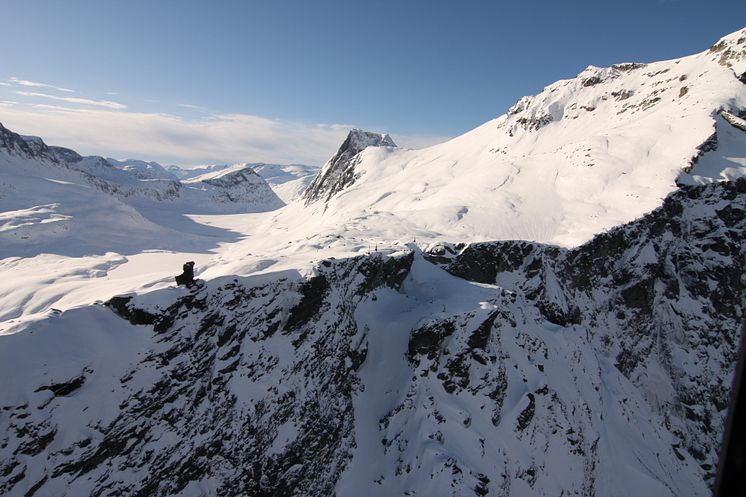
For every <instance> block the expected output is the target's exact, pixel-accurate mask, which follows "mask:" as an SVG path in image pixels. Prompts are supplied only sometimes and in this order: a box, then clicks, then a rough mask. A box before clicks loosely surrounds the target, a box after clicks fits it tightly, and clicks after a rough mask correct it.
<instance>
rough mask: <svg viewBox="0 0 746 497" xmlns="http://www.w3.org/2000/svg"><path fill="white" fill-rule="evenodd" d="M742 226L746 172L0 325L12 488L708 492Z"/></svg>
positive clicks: (733, 326)
mask: <svg viewBox="0 0 746 497" xmlns="http://www.w3.org/2000/svg"><path fill="white" fill-rule="evenodd" d="M745 237H746V180H738V181H736V182H730V183H723V184H712V185H708V186H698V187H684V188H682V189H681V190H680V191H678V192H676V193H674V194H672V195H671V196H669V197H668V198H667V199H666V200H665V203H664V205H663V206H662V207H660V208H659V209H657V210H655V211H654V212H652V213H651V214H649V215H647V216H645V217H643V218H641V219H639V220H637V221H634V222H632V223H630V224H627V225H624V226H621V227H619V228H616V229H614V230H611V231H609V232H607V233H604V234H602V235H599V236H597V237H595V238H594V239H593V240H592V241H590V242H589V243H587V244H585V245H582V246H580V247H578V248H576V249H573V250H565V249H561V248H557V247H553V246H549V245H542V244H537V243H529V242H493V243H480V244H471V245H464V246H457V245H447V244H440V245H437V246H433V247H431V248H430V249H429V250H427V251H425V252H424V253H422V252H419V251H418V250H417V249H416V247H414V246H413V247H411V248H409V249H406V250H402V251H400V252H396V253H387V254H382V253H377V254H371V255H368V256H359V257H356V258H352V259H339V260H325V261H322V262H321V263H320V264H319V265H318V266H317V267H316V269H315V272H314V274H312V275H310V276H308V277H301V276H300V275H298V273H296V272H283V273H273V274H266V275H261V276H252V277H247V278H230V277H227V278H219V279H216V280H212V281H210V282H206V283H204V284H202V285H200V286H198V287H196V288H194V289H192V290H191V291H187V290H183V289H167V290H161V291H157V292H152V293H150V294H143V295H137V296H122V297H117V298H115V299H112V300H111V301H109V302H108V304H107V306H108V309H107V308H106V307H103V306H92V307H88V308H80V309H76V310H73V311H68V312H66V313H63V314H61V315H59V316H56V317H52V318H50V319H48V320H46V321H41V322H38V323H36V324H34V325H32V326H30V327H29V328H28V329H26V330H24V331H22V332H19V333H17V334H15V335H10V336H2V337H0V343H1V344H2V346H1V347H0V374H2V377H3V378H5V380H4V382H3V385H2V387H1V388H0V493H2V494H3V495H9V496H33V495H36V496H46V495H69V496H72V495H92V496H99V495H138V496H146V495H147V496H167V495H195V496H197V495H221V496H222V495H252V496H264V495H266V496H270V495H297V496H327V495H332V494H334V493H335V492H336V495H340V496H346V495H361V492H362V493H363V494H365V495H382V496H383V495H387V496H388V495H428V496H440V495H443V496H446V495H448V496H451V495H458V496H461V495H474V494H476V495H490V496H498V495H500V496H514V495H559V494H561V493H562V492H564V493H565V494H577V495H598V496H606V495H608V496H611V495H622V494H624V495H661V496H666V495H670V496H685V495H702V496H704V495H709V485H711V484H712V480H713V474H714V467H715V464H716V457H717V450H718V447H719V441H720V437H721V435H722V430H723V420H724V416H725V409H726V406H727V402H728V397H729V393H728V388H729V385H730V378H731V376H732V373H733V369H734V366H735V365H734V358H735V354H736V345H737V343H738V340H739V334H740V321H741V319H742V315H743V301H744V297H746V294H745V291H744V289H745V286H744V282H743V281H742V275H743V274H744V263H745V261H746V259H745V257H746V244H745V243H744V240H745ZM111 311H114V312H111ZM122 318H124V319H122ZM10 358H15V359H14V360H12V361H11V360H10ZM18 358H21V359H18Z"/></svg>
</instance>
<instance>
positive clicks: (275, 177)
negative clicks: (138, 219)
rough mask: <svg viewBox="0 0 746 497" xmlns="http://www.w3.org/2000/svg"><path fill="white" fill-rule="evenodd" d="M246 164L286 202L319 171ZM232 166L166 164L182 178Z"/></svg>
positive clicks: (260, 163)
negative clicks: (180, 165) (188, 166)
mask: <svg viewBox="0 0 746 497" xmlns="http://www.w3.org/2000/svg"><path fill="white" fill-rule="evenodd" d="M245 166H247V167H250V168H251V169H252V170H253V171H254V172H256V173H257V174H258V175H259V176H261V177H262V178H264V180H265V181H266V182H267V184H269V186H271V187H272V191H274V192H275V194H277V196H278V197H280V199H282V201H283V202H285V203H289V202H292V201H293V200H295V199H296V198H298V197H299V196H300V194H301V193H302V192H303V191H304V190H305V189H306V188H307V187H308V185H309V183H310V182H311V181H312V180H313V179H314V177H315V176H316V174H317V173H318V171H319V169H318V167H316V166H308V165H304V164H265V163H263V162H253V163H249V164H245ZM231 167H235V165H234V166H231V165H229V164H214V165H209V166H199V167H194V168H189V169H186V168H181V167H179V166H166V169H167V170H168V171H169V172H170V173H171V174H173V175H175V176H176V177H177V178H179V179H181V180H189V179H191V178H195V177H197V176H200V175H203V174H207V173H214V172H218V171H223V170H225V169H228V168H231Z"/></svg>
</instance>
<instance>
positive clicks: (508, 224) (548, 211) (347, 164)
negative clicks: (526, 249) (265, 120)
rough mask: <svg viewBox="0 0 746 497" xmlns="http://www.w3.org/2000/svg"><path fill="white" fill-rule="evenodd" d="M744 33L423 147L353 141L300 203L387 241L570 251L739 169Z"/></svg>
mask: <svg viewBox="0 0 746 497" xmlns="http://www.w3.org/2000/svg"><path fill="white" fill-rule="evenodd" d="M744 39H746V31H745V30H741V31H739V32H736V33H734V34H732V35H729V36H727V37H725V38H723V39H722V40H721V41H719V42H718V43H716V44H715V45H713V46H712V47H711V48H710V49H709V50H707V51H705V52H703V53H700V54H697V55H693V56H690V57H684V58H681V59H675V60H670V61H664V62H656V63H651V64H633V63H627V64H616V65H614V66H612V67H608V68H600V67H593V66H590V67H588V68H587V69H585V70H584V71H583V72H581V73H580V74H579V75H578V76H577V77H575V78H573V79H569V80H564V81H558V82H556V83H553V84H551V85H549V86H547V87H546V88H545V89H544V91H542V92H541V93H540V94H538V95H534V96H528V97H523V98H521V99H520V100H519V101H518V102H517V103H516V104H515V105H514V106H513V107H511V108H510V109H509V110H508V112H507V113H506V114H504V115H502V116H500V117H498V118H496V119H494V120H492V121H490V122H488V123H485V124H484V125H482V126H480V127H478V128H476V129H475V130H473V131H471V132H468V133H466V134H464V135H462V136H459V137H457V138H455V139H453V140H450V141H448V142H445V143H443V144H440V145H436V146H433V147H430V148H427V149H424V150H405V149H400V148H394V147H392V146H374V147H368V148H365V145H377V144H382V143H373V142H371V143H367V142H365V141H364V140H356V138H357V137H358V136H359V134H358V133H352V134H351V135H350V137H349V138H348V140H347V141H346V142H345V145H343V146H342V148H341V149H340V151H339V152H338V153H337V155H335V157H333V158H332V159H331V160H330V161H329V163H327V165H325V166H324V168H323V169H322V172H321V173H320V175H319V176H318V177H317V178H316V180H315V181H314V183H313V184H312V185H311V187H310V188H309V190H307V192H306V194H305V199H306V202H307V203H309V204H311V208H312V210H314V211H315V212H317V213H319V214H321V213H323V220H319V224H323V225H324V226H328V225H330V224H334V225H336V226H337V227H338V229H340V228H339V227H342V226H352V225H354V226H355V229H356V230H362V231H366V232H380V231H381V226H386V227H387V229H388V230H389V231H388V232H387V233H385V236H386V237H389V238H391V237H394V238H400V239H406V238H407V237H409V239H410V240H411V238H413V237H417V239H418V240H420V239H424V238H425V237H427V238H428V239H456V240H463V241H469V240H475V239H479V240H496V239H526V240H535V241H541V242H551V243H558V244H560V245H564V246H575V245H578V244H580V243H583V242H585V241H587V240H588V239H590V238H591V237H592V236H593V235H594V234H595V233H598V232H601V231H603V230H606V229H609V228H611V227H613V226H616V225H618V224H620V223H623V222H627V221H630V220H632V219H635V218H636V217H639V216H640V215H642V214H644V213H646V212H649V211H651V210H652V209H654V208H655V207H657V206H658V205H660V202H661V199H662V198H663V197H665V196H666V195H667V194H668V193H670V192H672V191H674V190H675V189H676V187H677V182H682V183H688V184H694V183H703V182H708V181H713V180H721V179H729V178H730V179H732V178H735V177H738V176H740V175H742V174H743V173H744V172H745V171H746V149H745V148H744V141H743V139H742V135H741V133H740V132H741V131H742V129H740V130H739V129H738V127H739V126H740V127H741V128H743V126H744V121H743V117H744V112H746V85H745V84H744V82H743V81H744V80H746V77H745V76H744V73H746V42H745V41H744ZM739 123H740V124H739ZM732 135H739V136H738V139H731V138H730V137H731V136H732ZM363 136H366V137H374V138H375V139H377V140H380V139H381V138H380V135H374V134H365V135H363ZM713 140H717V141H718V144H719V146H717V148H714V147H712V146H711V145H708V144H712V143H713ZM360 141H362V142H363V143H362V145H358V146H355V147H352V148H351V149H349V150H348V143H349V142H360ZM374 141H375V140H374ZM384 145H386V144H384ZM388 145H393V142H392V143H389V144H388ZM708 149H711V150H710V152H706V150H708ZM701 154H704V155H703V156H702V158H701V159H699V160H697V161H696V163H695V158H697V157H698V156H699V155H701ZM338 163H339V164H338ZM293 215H296V214H295V213H293ZM318 217H322V216H321V215H319V216H318Z"/></svg>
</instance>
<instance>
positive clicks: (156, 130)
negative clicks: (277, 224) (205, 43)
mask: <svg viewBox="0 0 746 497" xmlns="http://www.w3.org/2000/svg"><path fill="white" fill-rule="evenodd" d="M0 122H2V123H3V125H5V126H6V127H7V128H9V129H11V130H13V131H15V132H17V133H21V134H30V135H36V136H41V137H42V138H44V141H46V142H47V143H49V144H52V145H60V146H64V147H69V148H72V149H75V150H76V151H77V152H79V153H81V154H91V155H93V154H96V155H104V156H109V157H118V158H122V159H123V158H138V159H146V160H157V161H159V162H162V163H177V164H180V165H185V166H190V165H197V164H211V163H212V164H215V163H230V162H278V163H292V162H295V163H302V164H303V163H305V164H318V165H320V164H323V163H324V162H325V161H326V160H327V159H328V158H329V157H330V156H331V155H332V154H333V153H334V152H336V150H337V148H339V146H340V145H341V143H342V141H343V140H344V138H345V136H346V134H347V132H348V130H349V129H350V128H351V127H353V126H350V125H341V124H309V123H303V122H294V121H283V120H277V119H267V118H264V117H259V116H253V115H247V114H221V115H211V116H208V117H204V118H199V119H196V118H195V119H186V118H183V117H179V116H175V115H170V114H158V113H144V112H130V111H119V112H115V111H112V110H109V109H81V108H69V107H61V106H54V105H44V104H37V105H34V106H25V105H24V106H13V107H4V108H2V109H0ZM394 140H395V141H396V142H397V143H398V144H400V145H403V146H416V145H424V144H428V145H430V144H432V143H434V142H435V141H439V140H437V139H430V140H428V139H427V138H425V137H419V138H415V139H414V140H410V139H409V138H408V137H402V136H397V135H396V134H394Z"/></svg>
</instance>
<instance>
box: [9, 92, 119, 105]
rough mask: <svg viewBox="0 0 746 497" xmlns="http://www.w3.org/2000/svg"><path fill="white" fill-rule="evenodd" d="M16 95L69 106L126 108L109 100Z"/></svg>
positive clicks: (41, 94) (34, 93) (27, 93)
mask: <svg viewBox="0 0 746 497" xmlns="http://www.w3.org/2000/svg"><path fill="white" fill-rule="evenodd" d="M16 94H18V95H21V96H24V97H39V98H48V99H50V100H57V101H59V102H67V103H71V104H82V105H94V106H96V107H106V108H108V109H116V110H120V109H126V108H127V106H126V105H124V104H120V103H119V102H112V101H111V100H92V99H90V98H78V97H58V96H57V95H48V94H46V93H36V92H32V91H17V92H16Z"/></svg>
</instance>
